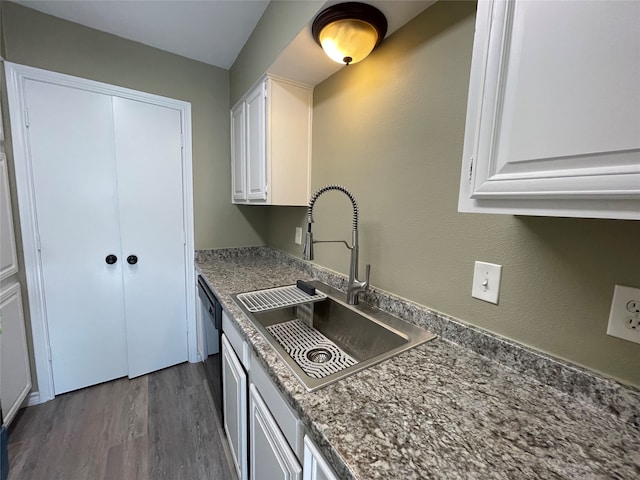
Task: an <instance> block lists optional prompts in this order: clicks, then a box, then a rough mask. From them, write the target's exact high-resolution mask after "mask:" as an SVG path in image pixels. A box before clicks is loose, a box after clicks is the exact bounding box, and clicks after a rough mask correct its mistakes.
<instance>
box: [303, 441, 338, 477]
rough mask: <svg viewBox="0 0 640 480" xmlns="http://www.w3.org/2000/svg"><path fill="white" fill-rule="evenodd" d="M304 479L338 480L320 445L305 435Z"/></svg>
mask: <svg viewBox="0 0 640 480" xmlns="http://www.w3.org/2000/svg"><path fill="white" fill-rule="evenodd" d="M302 480H338V477H337V476H336V474H335V473H333V470H332V469H331V467H330V466H329V464H328V463H327V461H326V460H325V459H324V457H323V456H322V454H321V453H320V450H318V447H316V446H315V444H314V443H313V442H312V441H311V439H310V438H309V437H307V436H306V435H305V436H304V475H303V476H302Z"/></svg>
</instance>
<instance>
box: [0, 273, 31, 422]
mask: <svg viewBox="0 0 640 480" xmlns="http://www.w3.org/2000/svg"><path fill="white" fill-rule="evenodd" d="M0 333H1V334H0V405H2V413H3V415H4V418H0V426H2V424H5V425H6V426H9V424H10V423H11V420H13V417H14V416H15V415H16V413H18V410H19V409H20V406H21V405H22V402H23V401H24V399H25V398H26V397H27V395H28V394H29V391H30V390H31V372H30V370H29V354H28V352H27V337H26V334H25V327H24V315H23V312H22V295H21V293H20V284H19V283H17V282H16V283H14V284H13V285H11V286H9V287H7V288H6V289H3V290H1V291H0Z"/></svg>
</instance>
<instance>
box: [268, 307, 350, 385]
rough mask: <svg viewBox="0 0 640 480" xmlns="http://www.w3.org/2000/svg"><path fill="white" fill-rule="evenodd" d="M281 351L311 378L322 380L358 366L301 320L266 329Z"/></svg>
mask: <svg viewBox="0 0 640 480" xmlns="http://www.w3.org/2000/svg"><path fill="white" fill-rule="evenodd" d="M267 331H268V332H269V333H270V334H271V335H273V337H274V338H275V339H276V340H277V341H278V343H279V344H280V345H282V348H284V349H285V350H286V352H287V353H288V354H289V356H290V357H291V358H293V360H295V362H296V363H297V364H298V365H299V366H300V368H301V369H302V370H303V371H304V373H306V374H307V375H309V376H310V377H312V378H324V377H327V376H329V375H331V374H333V373H336V372H340V371H342V370H344V369H345V368H348V367H350V366H352V365H355V364H356V363H358V362H357V361H356V360H355V359H354V358H352V357H351V356H349V355H348V354H346V353H345V352H343V351H342V350H341V349H340V348H338V346H337V345H336V344H335V343H333V342H332V341H331V340H329V339H328V338H327V337H325V336H324V335H322V334H321V333H320V332H318V331H317V330H314V329H313V328H311V327H309V326H308V325H307V324H305V323H304V322H303V321H302V320H299V319H295V320H290V321H288V322H283V323H278V324H276V325H272V326H270V327H267Z"/></svg>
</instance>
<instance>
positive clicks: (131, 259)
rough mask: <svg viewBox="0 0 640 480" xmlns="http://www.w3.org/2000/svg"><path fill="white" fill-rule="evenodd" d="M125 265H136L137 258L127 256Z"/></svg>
mask: <svg viewBox="0 0 640 480" xmlns="http://www.w3.org/2000/svg"><path fill="white" fill-rule="evenodd" d="M127 263H128V264H129V265H135V264H136V263H138V257H136V256H135V255H129V256H128V257H127Z"/></svg>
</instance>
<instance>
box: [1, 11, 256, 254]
mask: <svg viewBox="0 0 640 480" xmlns="http://www.w3.org/2000/svg"><path fill="white" fill-rule="evenodd" d="M0 5H1V8H2V23H3V25H2V30H3V34H4V39H5V43H4V45H3V50H2V51H3V52H4V55H5V59H6V60H8V61H10V62H14V63H19V64H23V65H29V66H34V67H38V68H43V69H46V70H52V71H56V72H62V73H66V74H70V75H75V76H78V77H83V78H89V79H92V80H97V81H100V82H106V83H110V84H113V85H119V86H123V87H127V88H132V89H136V90H141V91H144V92H150V93H154V94H157V95H163V96H166V97H171V98H177V99H180V100H185V101H188V102H191V109H192V110H191V111H192V130H193V187H194V188H193V191H194V223H195V246H196V248H197V249H205V248H215V247H229V246H237V245H262V244H263V243H264V240H263V238H262V232H263V231H264V228H265V223H264V220H263V219H264V215H263V214H261V213H260V212H259V211H258V210H256V209H249V208H246V207H237V206H233V205H232V204H231V201H230V199H231V183H230V181H229V178H230V176H231V173H230V172H231V161H230V146H229V135H230V134H229V72H228V71H227V70H224V69H221V68H217V67H213V66H211V65H207V64H204V63H201V62H197V61H194V60H190V59H187V58H184V57H181V56H178V55H174V54H171V53H168V52H164V51H162V50H158V49H155V48H151V47H148V46H145V45H142V44H140V43H136V42H132V41H129V40H125V39H122V38H120V37H116V36H114V35H109V34H107V33H103V32H99V31H97V30H93V29H91V28H87V27H84V26H81V25H78V24H76V23H72V22H68V21H65V20H61V19H58V18H55V17H52V16H49V15H45V14H42V13H40V12H37V11H35V10H32V9H29V8H25V7H23V6H20V5H17V4H14V3H11V2H2V3H1V4H0ZM5 128H6V129H7V130H8V125H6V126H5Z"/></svg>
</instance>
